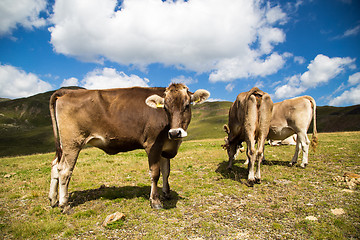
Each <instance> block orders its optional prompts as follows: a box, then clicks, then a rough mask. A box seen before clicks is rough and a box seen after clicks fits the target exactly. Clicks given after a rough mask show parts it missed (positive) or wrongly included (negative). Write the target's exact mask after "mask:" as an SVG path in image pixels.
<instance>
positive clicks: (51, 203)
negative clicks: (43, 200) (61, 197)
mask: <svg viewBox="0 0 360 240" xmlns="http://www.w3.org/2000/svg"><path fill="white" fill-rule="evenodd" d="M49 200H50V206H51V207H52V208H54V207H57V206H59V201H58V200H54V199H49Z"/></svg>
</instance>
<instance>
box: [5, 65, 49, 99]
mask: <svg viewBox="0 0 360 240" xmlns="http://www.w3.org/2000/svg"><path fill="white" fill-rule="evenodd" d="M51 89H52V86H51V85H50V84H49V83H47V82H44V81H42V80H41V79H39V77H38V76H37V75H35V74H33V73H26V72H25V71H24V70H21V69H18V68H16V67H13V66H10V65H0V96H1V97H7V98H20V97H28V96H31V95H34V94H37V93H40V92H46V91H49V90H51Z"/></svg>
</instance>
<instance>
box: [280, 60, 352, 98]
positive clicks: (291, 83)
mask: <svg viewBox="0 0 360 240" xmlns="http://www.w3.org/2000/svg"><path fill="white" fill-rule="evenodd" d="M354 62H355V59H352V58H349V57H345V58H340V57H334V58H329V57H328V56H325V55H322V54H319V55H317V56H316V57H315V59H314V60H313V61H311V63H310V64H309V65H308V67H307V68H308V71H306V72H304V73H303V74H302V75H294V76H292V77H290V78H288V79H287V84H285V85H283V86H280V87H278V88H277V89H276V91H275V97H276V98H285V97H294V96H296V95H298V94H301V93H303V92H305V91H306V90H307V89H309V88H314V87H316V86H318V85H320V84H326V83H328V82H329V81H330V80H331V79H333V78H335V77H336V76H337V75H339V74H340V73H341V72H343V71H345V68H353V65H354Z"/></svg>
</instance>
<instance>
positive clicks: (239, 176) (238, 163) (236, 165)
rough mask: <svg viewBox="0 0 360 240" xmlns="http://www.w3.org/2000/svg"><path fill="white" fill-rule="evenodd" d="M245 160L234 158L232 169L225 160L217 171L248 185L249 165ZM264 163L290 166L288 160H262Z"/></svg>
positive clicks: (225, 176)
mask: <svg viewBox="0 0 360 240" xmlns="http://www.w3.org/2000/svg"><path fill="white" fill-rule="evenodd" d="M244 163H245V160H234V161H233V166H232V169H228V168H227V166H228V165H229V162H228V161H223V162H221V163H219V165H218V168H217V169H216V170H215V172H217V173H220V174H221V175H222V176H223V177H224V178H227V179H231V180H234V181H237V182H240V183H242V184H245V185H247V186H249V185H248V183H247V178H248V165H245V164H244ZM261 164H263V165H268V166H272V165H279V166H287V167H288V166H289V162H288V161H268V160H264V161H262V162H261Z"/></svg>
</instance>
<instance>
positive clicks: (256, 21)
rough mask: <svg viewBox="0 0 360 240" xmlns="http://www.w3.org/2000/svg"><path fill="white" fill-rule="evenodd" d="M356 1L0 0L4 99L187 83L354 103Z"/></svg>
mask: <svg viewBox="0 0 360 240" xmlns="http://www.w3.org/2000/svg"><path fill="white" fill-rule="evenodd" d="M359 12H360V2H359V1H357V0H294V1H258V0H188V1H183V0H178V1H172V0H167V1H164V0H163V1H161V0H124V1H116V0H55V1H45V0H22V1H12V0H1V1H0V97H7V98H12V99H13V98H19V97H27V96H31V95H34V94H36V93H40V92H45V91H49V90H55V89H58V88H60V87H61V86H68V85H77V86H82V87H86V88H89V89H99V88H113V87H131V86H149V87H155V86H164V87H166V86H168V85H169V84H170V83H171V82H184V83H186V84H187V86H188V87H189V89H190V90H191V91H195V90H197V89H199V88H203V89H207V90H208V91H210V93H211V99H210V100H213V101H215V100H227V101H234V100H235V98H236V96H237V95H238V94H239V93H240V92H244V91H248V90H249V89H250V88H252V87H254V86H257V87H259V88H260V89H262V90H264V91H266V92H268V93H269V94H270V95H271V97H272V99H273V101H274V102H278V101H281V100H283V99H286V98H291V97H295V96H301V95H311V96H313V97H314V98H315V100H316V102H317V104H318V105H319V106H324V105H332V106H349V105H354V104H360V14H359Z"/></svg>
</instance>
